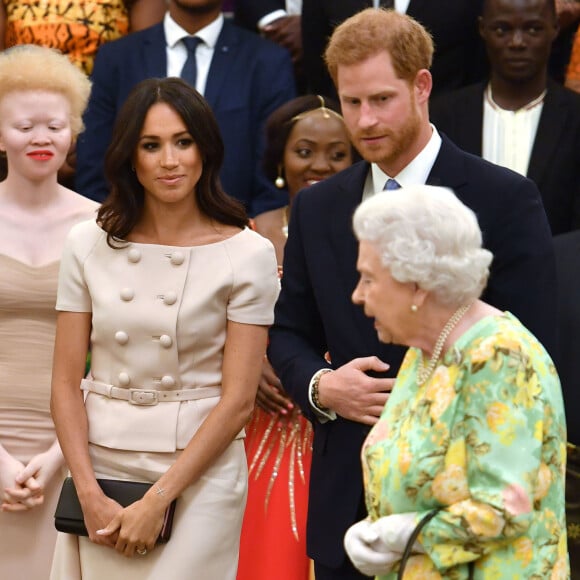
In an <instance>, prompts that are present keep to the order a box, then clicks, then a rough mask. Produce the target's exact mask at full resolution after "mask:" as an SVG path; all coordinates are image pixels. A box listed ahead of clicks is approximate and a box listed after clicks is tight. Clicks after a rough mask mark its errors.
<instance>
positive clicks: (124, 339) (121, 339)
mask: <svg viewBox="0 0 580 580" xmlns="http://www.w3.org/2000/svg"><path fill="white" fill-rule="evenodd" d="M115 340H116V341H117V342H118V343H119V344H127V343H128V342H129V335H128V334H127V333H126V332H125V331H124V330H118V331H117V332H115Z"/></svg>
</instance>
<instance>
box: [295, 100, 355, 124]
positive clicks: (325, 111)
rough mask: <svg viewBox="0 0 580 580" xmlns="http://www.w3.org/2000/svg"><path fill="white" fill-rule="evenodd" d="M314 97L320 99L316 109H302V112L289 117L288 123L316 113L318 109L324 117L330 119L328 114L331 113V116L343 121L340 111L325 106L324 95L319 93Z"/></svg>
mask: <svg viewBox="0 0 580 580" xmlns="http://www.w3.org/2000/svg"><path fill="white" fill-rule="evenodd" d="M316 97H317V98H318V100H319V101H320V106H319V107H317V108H316V109H310V110H309V111H304V113H300V114H298V115H296V116H294V117H292V118H291V119H290V123H296V122H297V121H301V120H302V119H305V118H306V117H308V116H310V115H312V113H317V112H318V111H320V112H321V113H322V116H323V117H324V118H325V119H330V116H331V115H332V116H333V117H335V118H337V119H340V120H341V121H342V122H344V119H343V118H342V115H341V114H340V113H337V112H336V111H333V110H332V109H329V108H328V107H327V106H326V103H325V102H324V97H322V96H321V95H316Z"/></svg>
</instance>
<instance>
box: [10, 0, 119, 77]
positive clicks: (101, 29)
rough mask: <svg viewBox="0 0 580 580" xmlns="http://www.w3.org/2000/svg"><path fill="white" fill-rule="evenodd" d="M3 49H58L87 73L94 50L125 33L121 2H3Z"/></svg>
mask: <svg viewBox="0 0 580 580" xmlns="http://www.w3.org/2000/svg"><path fill="white" fill-rule="evenodd" d="M4 6H5V9H6V38H5V42H6V47H10V46H15V45H17V44H38V45H40V46H48V47H51V48H58V49H59V50H60V51H61V52H63V53H65V54H67V55H68V56H69V57H70V59H71V61H72V62H73V63H74V64H76V65H77V66H78V67H79V68H81V69H82V70H83V71H84V72H85V73H87V74H90V73H91V72H92V70H93V61H94V58H95V54H96V52H97V50H98V48H99V47H100V46H101V45H102V44H104V43H105V42H109V41H111V40H115V39H117V38H120V37H121V36H124V35H125V34H127V33H128V32H129V15H128V12H127V8H126V6H125V3H124V2H123V0H89V1H85V0H35V1H32V2H30V1H27V0H4Z"/></svg>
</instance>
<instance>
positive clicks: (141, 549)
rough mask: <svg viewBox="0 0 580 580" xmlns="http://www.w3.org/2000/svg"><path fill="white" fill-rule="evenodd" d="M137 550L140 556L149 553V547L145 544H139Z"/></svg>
mask: <svg viewBox="0 0 580 580" xmlns="http://www.w3.org/2000/svg"><path fill="white" fill-rule="evenodd" d="M135 551H136V552H137V554H139V556H145V554H147V548H146V547H145V546H139V547H138V548H137V549H136V550H135Z"/></svg>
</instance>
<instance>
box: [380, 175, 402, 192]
mask: <svg viewBox="0 0 580 580" xmlns="http://www.w3.org/2000/svg"><path fill="white" fill-rule="evenodd" d="M400 187H401V185H400V183H399V182H398V181H397V180H396V179H391V178H390V177H389V179H387V182H386V183H385V187H383V190H384V191H393V190H394V189H400Z"/></svg>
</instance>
